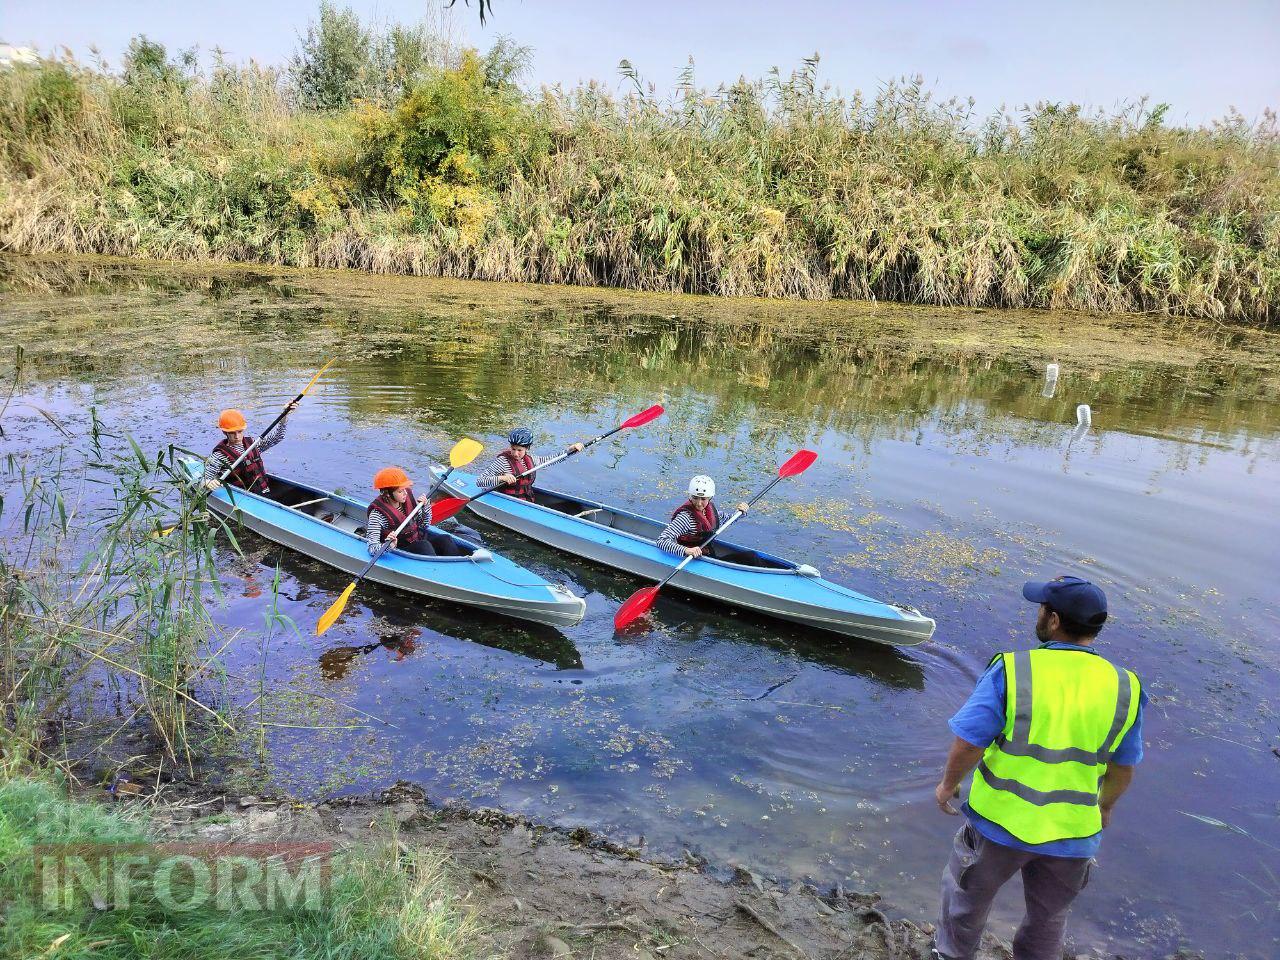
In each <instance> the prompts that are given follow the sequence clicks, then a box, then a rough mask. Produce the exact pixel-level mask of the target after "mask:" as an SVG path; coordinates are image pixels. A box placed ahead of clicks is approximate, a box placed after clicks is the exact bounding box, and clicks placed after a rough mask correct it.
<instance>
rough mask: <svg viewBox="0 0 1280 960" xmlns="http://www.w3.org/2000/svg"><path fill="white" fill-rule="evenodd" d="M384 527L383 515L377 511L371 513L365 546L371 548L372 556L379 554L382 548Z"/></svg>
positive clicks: (370, 553)
mask: <svg viewBox="0 0 1280 960" xmlns="http://www.w3.org/2000/svg"><path fill="white" fill-rule="evenodd" d="M382 527H383V520H382V515H381V514H380V513H378V512H377V511H376V510H371V511H369V519H368V521H367V522H366V526H365V530H364V542H365V546H366V547H368V548H369V555H370V556H373V555H374V554H375V553H377V552H378V548H379V547H381V546H382ZM393 546H394V544H393Z"/></svg>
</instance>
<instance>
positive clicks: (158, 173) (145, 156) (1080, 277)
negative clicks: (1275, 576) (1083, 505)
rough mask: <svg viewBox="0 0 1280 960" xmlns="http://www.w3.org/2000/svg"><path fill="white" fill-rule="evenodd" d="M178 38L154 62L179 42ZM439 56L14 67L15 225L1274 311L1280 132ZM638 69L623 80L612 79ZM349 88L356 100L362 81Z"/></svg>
mask: <svg viewBox="0 0 1280 960" xmlns="http://www.w3.org/2000/svg"><path fill="white" fill-rule="evenodd" d="M162 54H163V51H162V50H161V51H160V53H159V54H155V52H154V51H153V52H152V57H153V59H154V57H155V56H157V55H160V56H162ZM503 56H504V55H497V54H494V53H491V54H489V55H488V56H486V57H481V56H479V55H478V54H475V53H474V52H467V53H464V54H462V55H461V56H460V57H456V58H454V59H453V60H452V61H450V62H449V65H448V66H444V65H436V66H431V65H426V66H423V67H422V68H421V69H419V70H418V71H417V72H415V73H414V74H413V75H412V81H411V82H410V81H409V80H406V81H405V83H404V85H403V90H401V89H400V88H399V87H397V88H396V90H397V91H399V92H392V93H389V92H388V91H387V90H386V89H383V87H381V86H379V87H377V88H376V89H373V88H371V89H370V90H369V92H368V96H369V98H370V99H369V100H368V101H361V100H356V101H355V102H354V103H353V104H352V105H350V106H343V107H339V108H336V109H331V110H327V111H309V110H304V109H300V108H298V107H296V106H295V105H294V104H295V103H296V98H295V97H294V96H293V95H292V93H291V91H290V89H289V86H288V84H287V82H286V80H285V78H284V76H282V75H280V74H278V73H277V72H275V71H273V70H270V69H264V68H259V67H254V66H251V67H238V66H235V65H231V64H227V63H225V62H222V61H219V62H218V63H217V64H216V65H215V66H214V68H213V69H212V70H210V71H208V72H206V73H192V72H190V71H189V70H186V69H185V68H183V67H182V66H181V65H180V64H170V65H169V66H167V67H163V66H161V67H156V68H154V69H151V70H147V71H140V70H137V69H133V70H126V71H125V72H124V73H122V74H119V75H116V74H109V73H105V72H103V71H101V70H98V69H94V68H89V67H84V66H81V65H78V64H67V63H55V62H51V61H45V62H43V63H41V64H39V65H34V66H18V67H15V68H14V69H10V70H6V71H3V72H0V244H3V245H4V246H6V247H7V248H9V249H12V250H16V251H19V252H30V253H47V252H86V253H112V254H121V255H126V256H128V255H145V256H150V257H159V258H170V259H184V260H220V261H256V262H264V263H272V264H288V265H294V266H318V267H337V268H356V269H362V270H371V271H376V272H383V273H404V274H421V275H442V276H457V277H470V278H477V279H492V280H513V281H540V282H549V283H569V284H583V285H607V286H616V287H628V288H634V289H639V290H660V291H677V292H690V293H709V294H723V295H731V296H739V295H753V296H754V295H758V296H767V297H790V298H809V299H825V298H833V297H850V298H862V299H871V298H876V299H882V300H899V301H907V302H914V303H926V304H960V305H972V306H1002V307H1049V308H1073V309H1082V310H1090V311H1130V310H1138V311H1159V312H1165V313H1172V314H1180V315H1191V316H1199V317H1210V318H1215V319H1229V320H1233V321H1242V322H1251V323H1263V324H1270V323H1274V322H1275V320H1276V317H1277V313H1278V309H1277V292H1280V174H1278V173H1277V171H1278V170H1280V133H1278V131H1277V125H1276V118H1275V116H1274V115H1273V114H1270V113H1268V114H1267V115H1266V116H1265V117H1264V118H1263V119H1262V120H1261V121H1259V122H1258V123H1251V122H1248V121H1246V120H1245V119H1244V118H1242V117H1240V116H1239V115H1234V114H1233V115H1230V116H1228V117H1226V118H1225V119H1223V120H1222V121H1220V122H1218V123H1215V124H1213V125H1211V126H1208V127H1203V128H1182V127H1170V126H1168V125H1166V123H1165V122H1164V118H1165V114H1166V111H1167V108H1166V107H1165V106H1164V105H1159V106H1155V107H1149V106H1148V105H1147V104H1145V103H1141V102H1140V103H1138V104H1136V105H1134V106H1132V107H1131V108H1129V109H1126V110H1123V111H1121V112H1119V113H1116V114H1112V115H1105V114H1094V115H1091V114H1087V113H1085V112H1083V111H1081V110H1080V109H1079V108H1077V107H1074V106H1070V105H1061V104H1039V105H1037V106H1035V107H1031V108H1027V109H1026V110H1024V111H1022V112H1020V113H1019V114H1017V115H1016V116H1010V115H1004V114H1000V115H997V116H993V117H990V118H986V119H984V118H981V117H975V116H974V115H973V113H972V107H971V105H970V104H969V103H968V102H965V101H957V100H951V101H947V102H938V101H937V100H935V99H934V98H933V97H932V96H931V94H930V92H929V91H928V90H927V89H925V88H923V87H922V86H921V84H920V83H919V82H917V81H904V82H899V83H894V84H889V85H887V86H885V87H884V88H882V89H881V90H880V91H879V92H877V93H876V94H875V95H874V96H871V97H864V96H862V95H861V94H855V95H853V96H851V97H841V96H839V95H837V94H835V93H834V92H832V91H831V90H829V89H827V88H824V87H823V86H821V85H820V83H819V82H818V79H817V64H816V61H806V63H805V64H804V66H803V67H802V68H801V69H800V70H798V71H796V72H795V73H793V74H792V75H790V76H786V75H781V74H774V75H771V76H769V77H766V78H764V79H762V80H758V81H753V82H747V81H742V82H739V83H737V84H735V85H733V86H732V87H728V88H720V89H715V90H709V89H704V88H701V87H699V86H698V85H697V83H696V81H695V78H694V75H693V68H692V66H690V68H689V69H688V71H687V72H686V74H685V75H684V76H683V77H682V80H681V84H680V86H679V92H678V94H677V95H676V96H675V97H674V98H673V99H672V100H671V101H669V102H656V101H654V100H653V99H651V98H650V96H649V95H648V94H646V93H645V92H644V90H645V87H644V84H643V83H641V82H640V81H639V78H635V77H634V73H633V71H631V70H630V68H629V67H625V68H624V72H625V73H627V75H628V76H631V77H632V78H633V79H635V81H636V82H635V84H634V89H633V90H632V92H631V93H629V94H627V95H625V96H622V97H618V96H614V95H613V94H610V93H609V92H607V89H606V86H609V85H600V84H589V85H587V86H583V87H579V88H575V89H571V90H560V89H556V90H549V91H543V92H542V93H541V94H540V95H533V94H529V93H524V92H522V91H521V90H519V89H518V88H517V87H516V86H514V85H513V84H512V82H511V76H512V75H513V73H514V72H515V71H514V69H509V68H508V65H509V61H510V56H507V60H504V59H503ZM610 85H611V84H610ZM349 95H350V94H349V93H348V94H344V96H349Z"/></svg>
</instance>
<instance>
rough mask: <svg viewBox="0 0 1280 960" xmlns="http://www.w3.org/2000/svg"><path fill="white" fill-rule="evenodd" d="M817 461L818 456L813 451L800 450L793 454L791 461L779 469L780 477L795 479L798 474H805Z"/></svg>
mask: <svg viewBox="0 0 1280 960" xmlns="http://www.w3.org/2000/svg"><path fill="white" fill-rule="evenodd" d="M817 459H818V455H817V454H816V453H814V452H813V451H812V450H800V451H798V452H797V453H794V454H792V455H791V459H790V460H788V461H787V462H786V463H784V464H783V465H782V466H780V467H779V468H778V476H780V477H794V476H795V475H796V474H797V473H804V472H805V471H806V470H808V469H809V467H810V466H812V465H813V461H815V460H817Z"/></svg>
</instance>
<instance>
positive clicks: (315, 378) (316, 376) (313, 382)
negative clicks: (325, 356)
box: [302, 357, 338, 396]
mask: <svg viewBox="0 0 1280 960" xmlns="http://www.w3.org/2000/svg"><path fill="white" fill-rule="evenodd" d="M337 359H338V358H337V357H334V358H333V360H330V361H329V362H328V363H326V364H325V365H324V366H323V367H321V368H320V373H317V374H316V375H315V376H314V377H312V378H311V382H310V383H308V384H307V385H306V386H305V387H304V388H303V390H302V393H303V396H306V394H307V393H308V392H309V391H310V390H311V388H312V387H314V386H315V385H316V381H317V380H319V379H320V374H321V373H324V372H325V371H326V370H328V369H329V368H330V367H332V366H333V364H334V361H335V360H337Z"/></svg>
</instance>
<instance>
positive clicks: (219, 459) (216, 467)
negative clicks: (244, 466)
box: [200, 417, 289, 480]
mask: <svg viewBox="0 0 1280 960" xmlns="http://www.w3.org/2000/svg"><path fill="white" fill-rule="evenodd" d="M288 422H289V418H288V417H285V418H284V419H283V420H281V421H280V422H279V423H277V424H276V425H275V426H274V427H273V428H272V430H271V432H270V433H268V434H267V435H266V436H265V437H263V438H262V440H261V441H260V442H259V443H258V445H257V446H256V447H254V448H253V449H255V450H257V451H258V453H262V452H263V451H264V450H270V449H271V448H272V447H274V446H275V445H276V444H277V443H279V442H280V441H281V440H283V439H284V427H285V424H286V423H288ZM231 449H232V450H234V451H235V452H236V456H237V457H238V456H240V454H242V453H244V443H243V442H241V443H233V444H231ZM233 462H234V460H228V459H227V458H226V457H224V456H223V455H222V453H221V452H220V451H218V450H215V451H213V453H211V454H209V456H208V457H207V458H206V459H205V461H204V476H202V477H201V478H200V479H201V480H217V479H218V478H219V477H221V476H222V474H223V471H225V470H226V469H227V467H229V466H231V464H232V463H233Z"/></svg>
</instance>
